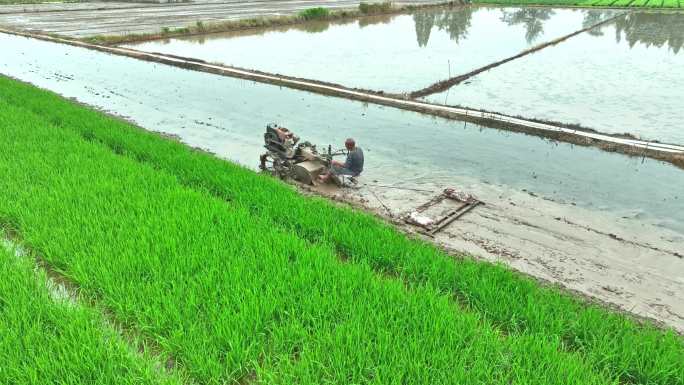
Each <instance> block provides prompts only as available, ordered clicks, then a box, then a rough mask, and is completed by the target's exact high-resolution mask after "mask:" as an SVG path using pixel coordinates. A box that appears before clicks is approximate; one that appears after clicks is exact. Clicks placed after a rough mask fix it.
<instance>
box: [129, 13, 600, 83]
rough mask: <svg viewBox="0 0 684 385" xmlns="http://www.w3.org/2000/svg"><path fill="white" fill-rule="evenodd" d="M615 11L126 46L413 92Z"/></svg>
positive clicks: (420, 19) (320, 27)
mask: <svg viewBox="0 0 684 385" xmlns="http://www.w3.org/2000/svg"><path fill="white" fill-rule="evenodd" d="M612 13H613V11H605V12H601V11H591V10H568V9H565V10H561V9H556V10H554V9H548V8H488V7H465V8H457V9H450V10H444V9H441V10H425V11H419V12H416V13H415V14H412V15H401V16H384V17H374V18H366V19H362V20H359V21H354V22H351V23H346V24H330V23H318V24H312V25H310V26H307V27H305V28H306V29H302V28H301V27H299V28H291V29H280V30H275V31H261V32H253V31H251V32H249V33H247V34H245V33H239V34H235V33H232V34H210V35H206V36H201V37H189V38H179V39H170V40H166V41H153V42H147V43H141V44H135V45H128V46H129V47H131V48H135V49H139V50H143V51H151V52H162V53H167V54H173V55H180V56H186V57H193V58H198V59H202V60H206V61H209V62H215V63H222V64H228V65H234V66H237V67H242V68H250V69H257V70H261V71H266V72H272V73H280V74H284V75H290V76H295V77H304V78H309V79H315V80H322V81H329V82H334V83H339V84H342V85H345V86H350V87H359V88H365V89H374V90H384V91H389V92H408V91H412V90H414V89H419V88H423V87H425V86H428V85H430V84H432V83H434V82H437V81H439V80H442V79H446V78H449V77H450V75H451V76H455V75H457V74H461V73H465V72H469V71H471V70H473V69H476V68H479V67H482V66H485V65H487V64H489V63H491V62H494V61H497V60H501V59H503V58H506V57H509V56H512V55H514V54H516V53H518V52H520V51H522V50H524V49H526V48H528V47H530V46H533V45H537V44H540V43H542V42H545V41H549V40H551V39H553V38H557V37H560V36H563V35H566V34H569V33H571V32H573V31H576V30H579V29H581V28H582V27H583V25H587V24H588V25H593V24H595V23H596V22H598V21H600V20H601V19H602V18H605V17H608V16H610V15H612Z"/></svg>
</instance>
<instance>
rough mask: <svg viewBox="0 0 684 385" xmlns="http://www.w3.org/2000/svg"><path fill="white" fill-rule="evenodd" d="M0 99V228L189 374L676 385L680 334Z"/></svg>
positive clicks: (75, 118)
mask: <svg viewBox="0 0 684 385" xmlns="http://www.w3.org/2000/svg"><path fill="white" fill-rule="evenodd" d="M0 104H1V106H0V107H1V108H0V121H2V127H4V128H3V130H4V131H5V132H6V134H7V135H3V136H2V137H1V138H0V149H1V150H2V151H0V175H2V177H1V178H0V217H1V218H3V219H4V221H5V223H6V225H7V226H10V227H12V228H14V229H16V230H18V231H19V233H20V234H21V235H22V236H23V237H24V238H25V239H26V241H27V242H28V244H29V245H30V246H31V247H33V248H34V249H36V250H37V251H39V252H40V253H42V254H43V255H45V257H46V259H47V260H48V261H50V262H51V263H52V264H53V265H54V266H55V267H57V268H59V269H60V270H62V271H63V272H64V274H66V275H67V276H69V277H70V278H71V279H73V280H74V281H75V282H76V283H78V284H79V285H80V286H81V287H83V288H84V291H85V292H87V293H90V295H92V296H93V297H94V298H96V299H97V300H99V301H101V302H103V303H104V304H105V305H106V306H107V307H108V308H109V309H112V311H113V312H114V314H115V315H116V316H117V318H118V319H120V320H122V321H124V322H126V323H129V324H130V325H133V326H135V327H136V328H138V329H139V330H142V331H144V333H146V335H147V336H148V337H150V338H154V339H155V340H156V341H157V342H158V343H159V344H160V346H163V347H164V348H165V349H166V350H167V351H168V352H169V354H172V355H173V356H174V357H176V358H177V359H178V360H179V362H180V363H182V365H183V366H185V367H187V368H188V369H189V371H190V372H191V373H192V375H193V377H195V378H196V379H198V380H200V381H204V382H208V383H214V382H217V381H221V380H235V379H244V378H253V377H256V378H259V379H261V380H263V381H265V382H269V383H272V382H274V383H308V382H314V383H320V382H325V381H329V382H331V383H350V382H358V383H394V382H402V381H405V382H407V383H482V382H485V383H526V384H531V383H539V384H554V383H559V384H560V383H577V384H591V383H617V382H619V383H623V384H651V383H653V384H655V383H657V384H683V383H684V368H683V367H682V365H681V362H682V360H684V345H683V344H682V341H681V339H680V338H678V337H677V336H676V335H674V334H673V333H669V332H664V331H661V330H658V329H655V328H653V327H651V326H648V325H647V326H640V325H638V324H637V323H635V322H634V321H631V320H630V319H628V318H625V317H623V316H621V315H619V314H615V313H611V312H609V311H607V310H604V309H602V308H600V307H597V306H593V305H587V304H586V303H583V302H582V301H579V300H577V299H575V298H572V297H570V296H567V295H565V294H562V293H560V292H559V291H557V290H554V289H550V288H543V287H540V286H539V285H538V284H537V283H535V282H533V281H531V280H529V279H526V278H523V277H520V276H518V275H517V274H515V273H513V272H511V271H509V270H507V269H505V268H502V267H499V266H493V265H489V264H485V263H478V262H474V261H471V260H469V259H458V260H454V259H452V258H451V257H449V256H446V255H444V254H443V253H441V252H439V251H438V250H436V249H435V248H433V247H431V246H429V245H427V244H424V243H422V242H418V241H413V240H409V239H407V238H405V237H404V236H403V235H401V234H399V233H398V232H396V231H395V230H393V229H392V228H390V227H388V226H386V225H384V224H383V223H381V222H379V221H378V220H376V219H374V218H373V217H371V216H368V215H365V214H362V213H358V212H354V211H351V210H348V209H342V208H338V207H335V206H333V205H331V204H329V203H328V202H326V201H324V200H320V199H306V198H302V197H301V196H299V195H298V194H296V193H295V192H294V191H292V190H291V189H290V188H289V187H288V186H286V185H283V184H281V183H279V182H278V181H274V180H272V179H269V178H265V177H262V176H259V175H256V174H254V173H252V172H251V171H249V170H245V169H243V168H240V167H238V166H235V165H232V164H230V163H227V162H224V161H221V160H218V159H216V158H214V157H212V156H210V155H207V154H204V153H199V152H196V151H193V150H191V149H188V148H187V147H185V146H183V145H181V144H178V143H175V142H172V141H168V140H165V139H161V138H160V137H158V136H156V135H153V134H149V133H146V132H144V131H142V130H140V129H138V128H136V127H132V126H130V125H128V124H125V123H123V122H120V121H118V120H115V119H112V118H109V117H106V116H104V115H102V114H99V113H96V112H93V111H90V110H88V109H85V108H83V107H80V106H77V105H73V104H71V103H70V102H67V101H65V100H63V99H61V98H59V97H56V96H54V95H52V94H50V93H47V92H44V91H40V90H37V89H35V88H33V87H29V86H26V85H23V84H20V83H17V82H14V81H11V80H8V79H4V78H2V79H0ZM359 229H363V231H359ZM390 277H394V278H390ZM635 347H639V348H635Z"/></svg>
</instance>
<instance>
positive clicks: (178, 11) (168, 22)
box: [0, 0, 435, 37]
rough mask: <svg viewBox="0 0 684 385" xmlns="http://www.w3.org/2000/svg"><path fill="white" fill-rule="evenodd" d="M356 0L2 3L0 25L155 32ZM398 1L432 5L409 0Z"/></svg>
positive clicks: (85, 32) (72, 32)
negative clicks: (165, 28) (164, 28)
mask: <svg viewBox="0 0 684 385" xmlns="http://www.w3.org/2000/svg"><path fill="white" fill-rule="evenodd" d="M359 3H360V2H359V1H357V0H248V1H239V0H198V1H192V2H190V3H182V2H178V3H163V4H154V3H130V2H111V3H110V2H86V3H59V4H21V5H0V25H3V26H6V27H10V28H15V29H19V30H25V31H41V32H45V33H56V34H60V35H63V36H70V37H89V36H95V35H121V34H131V33H153V32H159V31H160V29H161V28H162V27H168V28H181V27H187V26H188V25H191V24H195V23H196V22H197V21H202V22H205V23H207V22H209V23H210V22H219V21H227V20H238V19H245V18H251V17H257V16H280V15H292V14H296V13H297V12H300V11H302V10H304V9H307V8H312V7H326V8H329V9H341V8H355V7H357V6H358V5H359ZM393 3H395V4H396V5H404V4H430V3H435V1H434V0H408V1H396V2H393Z"/></svg>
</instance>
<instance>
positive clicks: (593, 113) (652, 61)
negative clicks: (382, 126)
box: [426, 12, 684, 144]
mask: <svg viewBox="0 0 684 385" xmlns="http://www.w3.org/2000/svg"><path fill="white" fill-rule="evenodd" d="M426 99H427V100H429V101H431V102H435V103H442V104H452V105H454V104H455V105H461V106H464V107H472V108H477V109H485V110H489V111H495V112H500V113H505V114H509V115H520V116H524V117H526V118H539V119H545V120H553V121H560V122H564V123H573V124H580V125H583V126H585V127H589V128H593V129H596V130H598V131H601V132H607V133H614V134H622V133H629V134H633V135H635V136H638V137H641V138H643V139H649V140H659V141H663V142H671V143H675V144H684V13H649V12H639V13H630V14H629V15H626V16H624V17H622V18H618V19H617V20H616V21H615V22H613V23H611V24H609V25H605V26H603V27H601V28H600V29H595V30H593V31H592V32H591V33H583V34H580V35H578V36H575V37H573V38H570V39H568V40H567V41H565V42H563V43H562V44H559V45H557V46H553V47H548V48H545V49H543V50H541V51H539V52H536V53H534V54H531V55H528V56H525V57H523V58H521V59H518V60H515V61H513V62H510V63H507V64H505V65H502V66H500V67H497V68H494V69H492V70H490V71H487V72H484V73H481V74H479V75H477V76H475V77H473V78H471V79H470V80H468V81H467V82H464V83H462V84H460V85H457V86H454V87H452V88H451V89H450V90H448V91H446V92H443V93H440V94H435V95H431V96H428V97H427V98H426Z"/></svg>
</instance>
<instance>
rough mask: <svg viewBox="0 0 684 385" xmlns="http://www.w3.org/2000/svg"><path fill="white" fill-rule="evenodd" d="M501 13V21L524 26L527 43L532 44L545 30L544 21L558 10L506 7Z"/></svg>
mask: <svg viewBox="0 0 684 385" xmlns="http://www.w3.org/2000/svg"><path fill="white" fill-rule="evenodd" d="M501 13H502V16H501V21H503V22H504V23H506V24H508V25H509V26H514V25H522V26H524V27H525V31H526V32H525V38H526V39H527V43H528V44H532V43H534V41H535V40H537V38H538V37H539V35H541V34H542V33H543V32H544V22H545V21H547V20H549V19H550V18H551V16H553V15H555V14H556V11H555V10H553V9H548V8H520V9H508V8H504V9H502V10H501ZM585 21H586V15H585ZM583 24H584V23H583Z"/></svg>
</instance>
